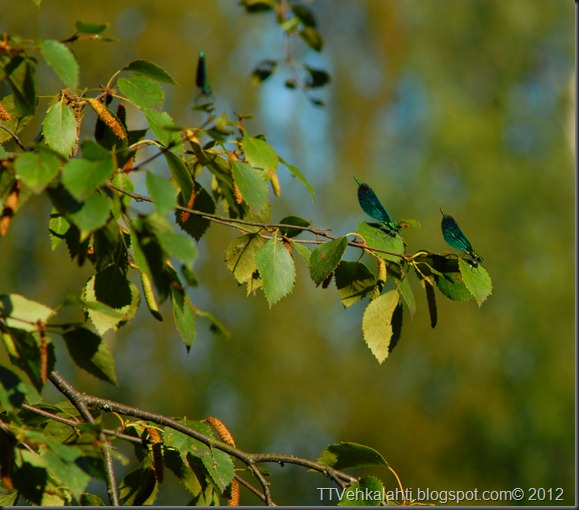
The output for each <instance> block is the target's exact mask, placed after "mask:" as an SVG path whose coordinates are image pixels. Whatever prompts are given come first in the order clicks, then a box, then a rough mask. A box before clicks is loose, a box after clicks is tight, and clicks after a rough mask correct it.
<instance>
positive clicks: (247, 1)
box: [240, 0, 277, 13]
mask: <svg viewBox="0 0 579 510" xmlns="http://www.w3.org/2000/svg"><path fill="white" fill-rule="evenodd" d="M240 3H241V5H243V6H244V7H245V10H246V11H247V12H250V13H253V12H264V11H270V10H272V9H274V8H276V7H277V4H276V3H275V0H241V2H240Z"/></svg>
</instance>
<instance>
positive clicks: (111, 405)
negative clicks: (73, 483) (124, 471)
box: [23, 371, 358, 505]
mask: <svg viewBox="0 0 579 510" xmlns="http://www.w3.org/2000/svg"><path fill="white" fill-rule="evenodd" d="M49 379H50V381H51V382H52V384H54V386H56V388H57V389H58V390H59V391H60V392H61V393H62V394H63V395H64V396H65V397H66V398H67V399H68V400H69V401H70V402H71V403H72V404H73V405H74V406H75V407H76V409H77V410H78V412H79V413H80V415H81V416H82V418H83V419H84V420H85V421H88V422H90V423H94V417H93V416H92V414H91V412H90V410H89V407H93V408H97V409H101V410H103V411H106V412H114V413H118V414H121V415H124V416H132V417H134V418H138V419H140V420H145V421H148V422H151V423H156V424H157V425H161V426H164V427H168V428H171V429H173V430H176V431H178V432H181V433H182V434H185V435H186V436H189V437H192V438H193V439H196V440H197V441H200V442H201V443H203V444H205V445H207V446H209V447H210V448H215V449H217V450H221V451H222V452H224V453H226V454H228V455H230V456H231V457H234V458H236V459H237V460H239V461H240V462H242V463H243V464H245V465H246V466H247V468H248V469H249V470H250V471H251V472H252V474H253V475H254V476H255V477H256V479H257V480H258V482H259V483H260V484H261V486H262V488H263V494H262V493H260V492H259V491H258V490H257V489H255V488H254V487H251V485H250V484H249V483H248V482H247V481H245V480H243V479H241V478H240V477H237V476H236V479H237V480H238V481H239V482H240V483H242V484H243V485H244V486H245V487H247V488H248V489H249V490H250V491H251V492H253V493H254V494H256V495H257V496H258V497H259V498H260V499H262V500H263V501H264V502H265V503H266V504H267V505H273V504H274V503H273V501H272V499H271V492H270V488H269V485H270V484H269V482H268V481H267V480H266V479H265V477H264V475H263V474H262V473H261V472H260V471H259V469H258V468H257V467H256V464H260V463H266V462H271V463H276V464H279V465H281V466H283V465H284V464H293V465H296V466H301V467H304V468H307V469H310V470H313V471H317V472H318V473H320V474H322V475H324V476H327V477H328V478H330V479H331V480H333V481H334V482H335V483H336V484H337V485H338V486H339V487H341V488H344V487H346V486H347V485H350V484H352V483H355V482H357V481H358V479H357V478H356V477H355V476H352V475H349V474H348V473H345V472H343V471H339V470H337V469H334V468H331V467H329V466H326V465H324V464H321V463H319V462H315V461H312V460H309V459H304V458H301V457H296V456H294V455H286V454H275V453H247V452H245V451H243V450H240V449H238V448H236V447H234V446H232V445H230V444H227V443H224V442H223V441H220V440H218V439H215V438H213V437H210V436H206V435H205V434H202V433H201V432H199V431H197V430H195V429H192V428H190V427H187V426H186V425H184V424H183V423H180V422H178V421H177V420H174V419H172V418H168V417H167V416H163V415H160V414H156V413H152V412H150V411H144V410H142V409H138V408H136V407H131V406H128V405H126V404H122V403H120V402H115V401H113V400H107V399H104V398H100V397H94V396H92V395H87V394H85V393H80V392H79V391H77V390H76V389H74V388H73V387H72V386H71V385H70V384H69V383H68V382H67V381H66V380H65V379H64V378H63V377H62V376H61V375H60V374H59V373H58V372H56V371H52V372H51V373H50V375H49ZM23 407H24V408H25V409H27V410H29V411H32V412H35V413H37V414H42V415H43V416H47V417H50V418H52V419H55V420H57V421H60V422H63V423H67V424H69V425H71V426H76V425H78V424H77V423H76V422H74V421H73V420H68V419H66V418H61V417H59V416H54V415H51V413H48V412H46V411H43V410H40V409H37V408H35V407H33V406H29V405H24V406H23ZM101 435H102V439H101V437H100V436H99V440H102V441H103V443H104V444H105V445H106V446H105V447H103V448H102V453H103V456H104V458H105V464H106V468H107V487H108V491H109V497H110V498H111V503H112V504H113V505H118V504H119V500H118V494H117V487H116V484H115V479H114V472H113V470H112V458H111V454H110V444H109V443H108V440H107V439H106V435H111V436H112V435H114V436H116V437H119V438H121V439H126V440H130V441H132V442H135V439H137V440H138V438H134V437H132V436H125V435H124V434H119V433H118V432H115V431H111V430H106V431H105V430H102V431H101ZM129 438H130V439H129ZM139 441H141V440H139Z"/></svg>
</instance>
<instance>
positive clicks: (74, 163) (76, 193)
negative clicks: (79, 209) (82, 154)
mask: <svg viewBox="0 0 579 510" xmlns="http://www.w3.org/2000/svg"><path fill="white" fill-rule="evenodd" d="M114 171H115V164H114V163H113V159H112V157H109V158H107V159H103V160H98V161H90V160H88V159H71V160H70V161H69V162H68V163H67V164H66V165H64V168H63V169H62V184H63V185H64V187H65V188H66V189H67V190H68V191H69V192H70V194H71V195H72V196H73V197H74V198H76V199H77V200H80V201H82V200H84V199H86V198H87V197H89V196H91V195H93V194H94V192H95V190H96V189H97V188H99V187H100V186H101V185H102V184H104V183H105V182H106V181H107V180H108V179H109V178H110V177H111V176H112V174H113V172H114Z"/></svg>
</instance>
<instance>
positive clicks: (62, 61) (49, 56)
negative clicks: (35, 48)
mask: <svg viewBox="0 0 579 510" xmlns="http://www.w3.org/2000/svg"><path fill="white" fill-rule="evenodd" d="M40 51H41V52H42V55H43V56H44V60H46V63H47V64H48V65H49V66H50V67H52V69H53V70H54V72H56V74H58V77H59V78H60V79H61V80H62V82H63V83H64V85H65V86H66V87H67V88H69V89H75V88H76V87H77V84H78V63H77V62H76V59H75V58H74V55H73V53H72V51H70V50H69V49H68V46H66V45H64V44H63V43H61V42H58V41H54V40H52V39H46V40H44V41H42V42H41V43H40Z"/></svg>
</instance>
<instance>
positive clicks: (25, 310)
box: [0, 294, 56, 331]
mask: <svg viewBox="0 0 579 510" xmlns="http://www.w3.org/2000/svg"><path fill="white" fill-rule="evenodd" d="M55 313H56V310H53V309H52V308H49V307H48V306H46V305H43V304H42V303H37V302H36V301H31V300H29V299H26V298H25V297H24V296H21V295H20V294H0V318H2V319H3V321H4V324H5V325H6V326H7V327H8V328H15V329H22V330H24V331H37V330H38V326H37V325H36V323H37V322H38V321H40V322H42V323H46V321H47V320H48V319H49V318H50V317H52V316H53V315H54V314H55Z"/></svg>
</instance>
